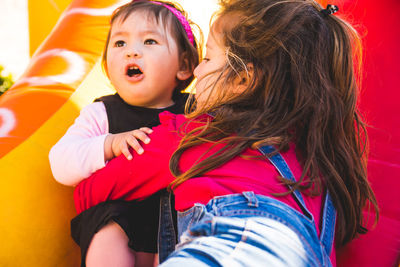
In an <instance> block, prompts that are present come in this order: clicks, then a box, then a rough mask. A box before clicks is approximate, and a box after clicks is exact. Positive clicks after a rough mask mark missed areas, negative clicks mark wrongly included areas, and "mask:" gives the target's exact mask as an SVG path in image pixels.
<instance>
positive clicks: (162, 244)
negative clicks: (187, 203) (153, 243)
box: [158, 190, 176, 264]
mask: <svg viewBox="0 0 400 267" xmlns="http://www.w3.org/2000/svg"><path fill="white" fill-rule="evenodd" d="M172 208H173V207H172V205H171V193H170V192H168V191H166V190H164V191H163V192H161V196H160V218H159V226H158V260H159V263H160V264H161V263H162V262H163V261H165V260H166V258H167V257H168V255H169V254H171V253H172V252H173V251H174V250H175V246H176V233H175V227H174V221H173V218H172V216H173V215H172Z"/></svg>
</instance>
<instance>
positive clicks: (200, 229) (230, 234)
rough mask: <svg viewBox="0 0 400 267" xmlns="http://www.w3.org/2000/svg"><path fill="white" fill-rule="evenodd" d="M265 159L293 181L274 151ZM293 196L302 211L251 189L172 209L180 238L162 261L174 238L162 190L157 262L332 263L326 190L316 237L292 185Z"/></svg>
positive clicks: (331, 210) (265, 150) (332, 224)
mask: <svg viewBox="0 0 400 267" xmlns="http://www.w3.org/2000/svg"><path fill="white" fill-rule="evenodd" d="M259 150H260V151H261V152H262V153H263V154H264V155H266V154H269V153H271V152H273V151H274V148H273V147H272V146H264V147H262V148H260V149H259ZM268 159H269V160H270V162H271V163H272V164H273V165H274V166H275V167H276V169H277V170H278V171H279V173H280V174H281V175H282V177H285V178H287V179H291V180H293V181H294V179H295V178H294V176H293V174H292V172H291V171H290V169H289V166H288V165H287V163H286V162H285V160H284V159H283V157H282V156H281V155H280V154H279V153H278V154H275V155H274V156H271V157H268ZM293 197H294V198H295V200H296V202H297V203H298V204H299V206H300V208H301V209H302V211H303V213H300V212H298V211H296V210H294V209H293V208H292V207H290V206H288V205H286V204H284V203H282V202H280V201H278V200H276V199H273V198H270V197H266V196H262V195H256V194H254V193H253V192H242V193H241V194H232V195H226V196H219V197H215V198H213V199H212V200H210V201H209V202H208V203H207V204H206V205H203V204H196V205H195V206H193V207H192V208H190V209H189V210H187V211H184V212H178V236H179V237H180V243H179V244H178V245H177V246H176V251H174V252H173V253H172V254H171V255H170V256H169V257H168V259H167V260H166V261H164V259H165V258H166V256H168V253H169V252H171V251H173V249H174V246H175V241H176V240H175V235H174V232H173V223H172V220H171V218H169V219H168V216H166V215H168V207H167V206H168V204H169V203H170V202H169V200H168V196H166V201H164V202H163V203H164V205H166V206H164V208H162V209H160V210H161V213H163V212H164V214H161V215H162V216H160V220H161V221H162V222H163V223H161V224H160V225H161V227H160V236H159V237H160V240H159V241H160V244H159V254H160V263H161V262H163V261H164V262H163V263H162V264H161V266H185V265H184V264H187V265H186V266H190V267H193V266H229V267H230V266H296V267H297V266H332V264H331V262H330V259H329V255H330V253H331V250H332V246H333V239H334V230H335V220H336V211H335V208H334V206H333V204H332V201H331V198H330V196H329V193H327V194H326V197H325V203H324V210H323V218H322V229H321V234H320V237H318V235H317V231H316V228H315V223H314V218H313V216H312V214H311V213H310V212H309V211H308V210H307V208H306V206H305V203H304V200H303V197H302V195H301V194H300V192H299V191H294V193H293ZM163 203H162V204H161V205H163ZM169 208H170V207H169ZM171 227H172V228H171ZM168 228H169V230H172V231H168Z"/></svg>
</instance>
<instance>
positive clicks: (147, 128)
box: [139, 127, 153, 134]
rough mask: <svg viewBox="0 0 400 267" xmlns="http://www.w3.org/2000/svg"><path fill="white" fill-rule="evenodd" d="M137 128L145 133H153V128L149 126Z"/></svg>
mask: <svg viewBox="0 0 400 267" xmlns="http://www.w3.org/2000/svg"><path fill="white" fill-rule="evenodd" d="M139 130H141V131H143V132H145V133H147V134H151V133H153V130H152V129H151V128H149V127H142V128H140V129H139Z"/></svg>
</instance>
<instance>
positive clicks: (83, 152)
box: [49, 102, 109, 186]
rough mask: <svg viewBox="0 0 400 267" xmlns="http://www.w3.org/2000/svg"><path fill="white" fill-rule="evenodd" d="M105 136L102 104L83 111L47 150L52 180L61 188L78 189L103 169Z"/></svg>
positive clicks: (104, 116)
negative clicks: (81, 183)
mask: <svg viewBox="0 0 400 267" xmlns="http://www.w3.org/2000/svg"><path fill="white" fill-rule="evenodd" d="M108 134H109V131H108V119H107V113H106V109H105V106H104V104H103V102H94V103H92V104H90V105H88V106H86V107H84V108H83V109H82V110H81V113H80V114H79V116H78V117H77V118H76V120H75V122H74V124H73V125H72V126H71V127H69V129H68V131H67V132H66V133H65V135H64V136H63V137H62V138H61V139H60V140H59V141H58V142H57V143H56V144H55V145H54V146H53V147H52V148H51V150H50V153H49V161H50V167H51V171H52V172H53V176H54V178H55V179H56V180H57V181H58V182H59V183H62V184H64V185H69V186H72V185H77V184H78V183H79V182H80V181H82V180H83V179H85V178H87V177H89V176H90V175H91V174H92V173H94V172H95V171H97V170H98V169H101V168H103V167H104V166H105V165H106V162H105V161H104V140H105V138H106V136H107V135H108Z"/></svg>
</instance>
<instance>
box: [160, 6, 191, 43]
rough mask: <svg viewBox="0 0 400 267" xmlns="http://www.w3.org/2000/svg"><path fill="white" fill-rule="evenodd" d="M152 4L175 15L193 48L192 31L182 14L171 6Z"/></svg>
mask: <svg viewBox="0 0 400 267" xmlns="http://www.w3.org/2000/svg"><path fill="white" fill-rule="evenodd" d="M152 3H154V4H157V5H160V6H163V7H166V8H168V9H169V11H171V12H172V14H174V15H175V17H176V18H177V19H178V20H179V22H180V23H181V24H182V26H183V28H184V29H185V31H186V34H187V37H188V38H189V41H190V42H191V43H192V45H193V46H194V37H193V32H192V29H191V28H190V25H189V22H188V21H187V19H186V18H185V16H184V15H182V13H181V12H179V11H178V10H177V9H176V8H173V7H172V6H169V5H167V4H164V3H160V2H155V1H154V2H152Z"/></svg>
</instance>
